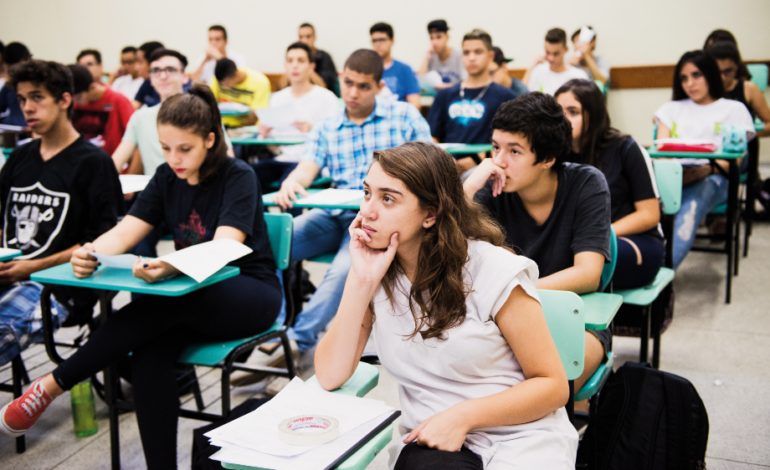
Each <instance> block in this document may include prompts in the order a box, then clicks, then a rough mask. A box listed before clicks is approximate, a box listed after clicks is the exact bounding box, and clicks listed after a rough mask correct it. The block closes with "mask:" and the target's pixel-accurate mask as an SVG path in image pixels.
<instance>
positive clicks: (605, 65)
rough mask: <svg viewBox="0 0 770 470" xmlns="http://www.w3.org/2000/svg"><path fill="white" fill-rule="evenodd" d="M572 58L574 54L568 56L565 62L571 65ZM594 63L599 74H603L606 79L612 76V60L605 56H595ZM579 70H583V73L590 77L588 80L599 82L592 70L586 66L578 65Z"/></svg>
mask: <svg viewBox="0 0 770 470" xmlns="http://www.w3.org/2000/svg"><path fill="white" fill-rule="evenodd" d="M571 58H572V54H568V55H567V56H566V57H564V62H567V63H569V62H570V59H571ZM594 63H595V64H596V68H597V69H599V72H601V73H602V75H604V76H605V77H609V76H610V60H609V59H608V58H606V57H604V56H601V55H594ZM578 68H579V69H581V70H583V72H585V73H586V75H588V78H590V79H591V80H598V79H597V78H596V77H594V74H593V73H591V69H590V68H589V67H588V66H587V65H586V66H583V65H578Z"/></svg>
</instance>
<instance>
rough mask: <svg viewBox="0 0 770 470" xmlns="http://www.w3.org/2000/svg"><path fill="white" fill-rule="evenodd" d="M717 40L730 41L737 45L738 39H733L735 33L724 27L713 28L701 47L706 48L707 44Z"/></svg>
mask: <svg viewBox="0 0 770 470" xmlns="http://www.w3.org/2000/svg"><path fill="white" fill-rule="evenodd" d="M717 41H730V42H731V43H733V44H735V47H738V41H737V40H736V39H735V35H733V33H731V32H730V31H728V30H726V29H715V30H714V31H712V32H711V33H710V34H709V35H708V37H707V38H706V42H704V43H703V48H704V49H705V48H707V47H708V46H709V44H711V43H715V42H717Z"/></svg>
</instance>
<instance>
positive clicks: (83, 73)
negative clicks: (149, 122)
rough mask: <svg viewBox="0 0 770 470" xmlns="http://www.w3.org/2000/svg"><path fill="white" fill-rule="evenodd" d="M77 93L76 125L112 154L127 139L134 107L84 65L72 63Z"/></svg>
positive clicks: (96, 143)
mask: <svg viewBox="0 0 770 470" xmlns="http://www.w3.org/2000/svg"><path fill="white" fill-rule="evenodd" d="M68 67H69V69H70V71H71V72H72V79H73V84H74V86H75V95H74V97H73V101H74V105H73V107H72V125H73V126H74V127H75V129H76V130H77V131H78V132H79V133H80V134H81V135H82V136H83V137H85V138H86V139H88V140H90V141H91V143H93V144H94V145H96V146H97V147H100V148H101V149H102V150H104V151H105V152H107V154H109V155H112V154H113V153H114V152H115V149H117V148H118V145H120V141H121V140H123V133H124V132H126V127H127V126H128V120H129V119H130V118H131V115H132V114H134V107H133V106H132V105H131V102H130V101H128V98H126V97H125V96H123V94H122V93H119V92H117V91H115V90H113V89H112V88H110V86H109V85H105V84H103V83H100V82H97V81H95V80H94V78H93V76H92V75H91V72H89V71H88V69H87V68H86V67H83V66H82V65H75V64H73V65H69V66H68Z"/></svg>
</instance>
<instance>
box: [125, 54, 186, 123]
mask: <svg viewBox="0 0 770 470" xmlns="http://www.w3.org/2000/svg"><path fill="white" fill-rule="evenodd" d="M159 49H164V47H163V44H161V43H159V42H157V41H150V42H146V43H144V44H142V45H141V46H139V49H138V50H137V51H136V58H137V66H138V68H139V76H141V77H142V78H144V83H142V86H140V87H139V91H137V92H136V96H134V109H139V108H141V107H142V106H147V107H150V106H155V105H156V104H160V94H159V93H158V91H157V90H156V89H155V88H154V87H153V85H152V81H151V80H150V59H151V57H152V55H153V53H154V52H155V51H157V50H159ZM180 55H181V54H180ZM182 57H184V56H182ZM184 66H185V67H186V66H187V59H186V58H185V64H184ZM182 72H184V67H182ZM191 86H192V80H190V79H189V78H188V77H185V81H184V85H183V86H182V90H183V91H187V90H189V89H190V87H191Z"/></svg>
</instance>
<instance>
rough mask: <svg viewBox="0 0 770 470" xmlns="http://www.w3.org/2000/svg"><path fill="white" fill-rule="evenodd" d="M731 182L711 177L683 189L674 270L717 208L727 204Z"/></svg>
mask: <svg viewBox="0 0 770 470" xmlns="http://www.w3.org/2000/svg"><path fill="white" fill-rule="evenodd" d="M728 187H729V182H728V181H727V178H725V177H724V176H722V175H710V176H708V177H706V178H704V179H702V180H700V181H697V182H695V183H693V184H691V185H690V186H687V187H686V188H683V189H682V208H681V209H679V212H678V213H677V214H676V220H675V221H674V245H673V247H672V250H673V256H674V269H677V268H679V265H680V264H681V263H682V261H684V258H685V256H687V253H689V252H690V250H691V249H692V246H693V244H694V243H695V233H696V232H697V231H698V226H699V225H700V224H701V222H703V219H704V218H705V217H706V216H707V215H708V213H709V212H711V210H712V209H714V208H715V207H716V206H718V205H720V204H722V203H724V202H727V196H728Z"/></svg>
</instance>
